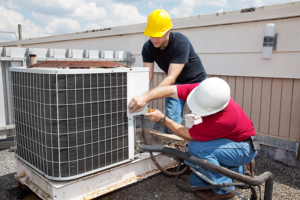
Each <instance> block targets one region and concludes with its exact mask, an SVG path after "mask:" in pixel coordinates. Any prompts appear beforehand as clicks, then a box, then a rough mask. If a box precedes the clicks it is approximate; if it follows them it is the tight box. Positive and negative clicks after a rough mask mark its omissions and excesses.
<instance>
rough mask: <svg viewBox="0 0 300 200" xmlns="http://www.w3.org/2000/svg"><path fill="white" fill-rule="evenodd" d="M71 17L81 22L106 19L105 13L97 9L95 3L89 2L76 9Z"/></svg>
mask: <svg viewBox="0 0 300 200" xmlns="http://www.w3.org/2000/svg"><path fill="white" fill-rule="evenodd" d="M72 16H74V17H76V18H81V19H83V20H99V19H104V18H105V17H106V11H105V9H104V8H102V7H97V5H96V3H95V2H91V3H87V4H84V5H82V6H80V7H78V8H77V9H76V10H75V12H74V13H73V14H72Z"/></svg>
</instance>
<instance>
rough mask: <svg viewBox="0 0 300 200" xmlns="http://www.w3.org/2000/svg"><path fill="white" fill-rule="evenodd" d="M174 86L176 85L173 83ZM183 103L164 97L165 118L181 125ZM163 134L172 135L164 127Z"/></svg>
mask: <svg viewBox="0 0 300 200" xmlns="http://www.w3.org/2000/svg"><path fill="white" fill-rule="evenodd" d="M174 85H177V84H175V83H174ZM184 104H185V102H184V101H182V100H180V99H176V98H173V97H166V98H165V108H166V116H167V117H169V118H170V119H172V120H173V121H175V122H177V123H178V124H181V122H182V116H183V108H184ZM165 133H172V132H171V131H169V129H167V127H165Z"/></svg>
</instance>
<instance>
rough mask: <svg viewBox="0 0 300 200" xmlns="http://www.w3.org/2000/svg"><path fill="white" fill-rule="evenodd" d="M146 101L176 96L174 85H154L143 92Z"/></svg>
mask: <svg viewBox="0 0 300 200" xmlns="http://www.w3.org/2000/svg"><path fill="white" fill-rule="evenodd" d="M145 96H146V98H147V101H151V100H154V99H162V98H165V97H174V98H178V95H177V87H176V85H169V86H162V87H156V88H153V89H152V90H150V91H148V92H146V93H145Z"/></svg>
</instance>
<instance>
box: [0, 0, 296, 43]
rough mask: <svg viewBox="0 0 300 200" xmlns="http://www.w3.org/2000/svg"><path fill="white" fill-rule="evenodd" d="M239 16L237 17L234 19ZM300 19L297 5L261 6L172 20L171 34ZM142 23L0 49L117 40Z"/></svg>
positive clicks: (37, 40)
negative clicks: (252, 8) (184, 29)
mask: <svg viewBox="0 0 300 200" xmlns="http://www.w3.org/2000/svg"><path fill="white" fill-rule="evenodd" d="M237 15H239V16H237ZM298 16H300V1H297V2H291V3H285V4H278V5H272V6H263V7H257V8H255V11H254V12H246V13H241V10H238V11H229V12H221V13H213V14H208V15H198V16H192V17H184V18H178V19H172V21H173V24H174V25H173V28H172V29H173V30H176V29H182V28H193V27H201V26H215V25H225V24H234V23H243V22H251V21H262V20H271V19H282V18H289V17H298ZM145 25H146V24H145V23H142V24H133V25H128V26H119V27H112V28H105V29H98V30H94V32H92V31H84V32H75V33H69V34H63V35H55V36H48V37H40V38H30V39H26V40H16V41H9V42H0V46H21V45H28V44H37V43H48V42H59V41H66V40H78V39H88V38H95V37H107V36H118V35H126V34H135V33H142V32H143V31H144V28H145Z"/></svg>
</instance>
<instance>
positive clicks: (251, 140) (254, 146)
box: [244, 135, 260, 151]
mask: <svg viewBox="0 0 300 200" xmlns="http://www.w3.org/2000/svg"><path fill="white" fill-rule="evenodd" d="M244 142H249V143H250V144H251V147H252V149H253V151H259V150H260V144H259V142H258V138H257V137H256V135H254V136H250V137H249V138H247V139H246V140H244Z"/></svg>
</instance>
